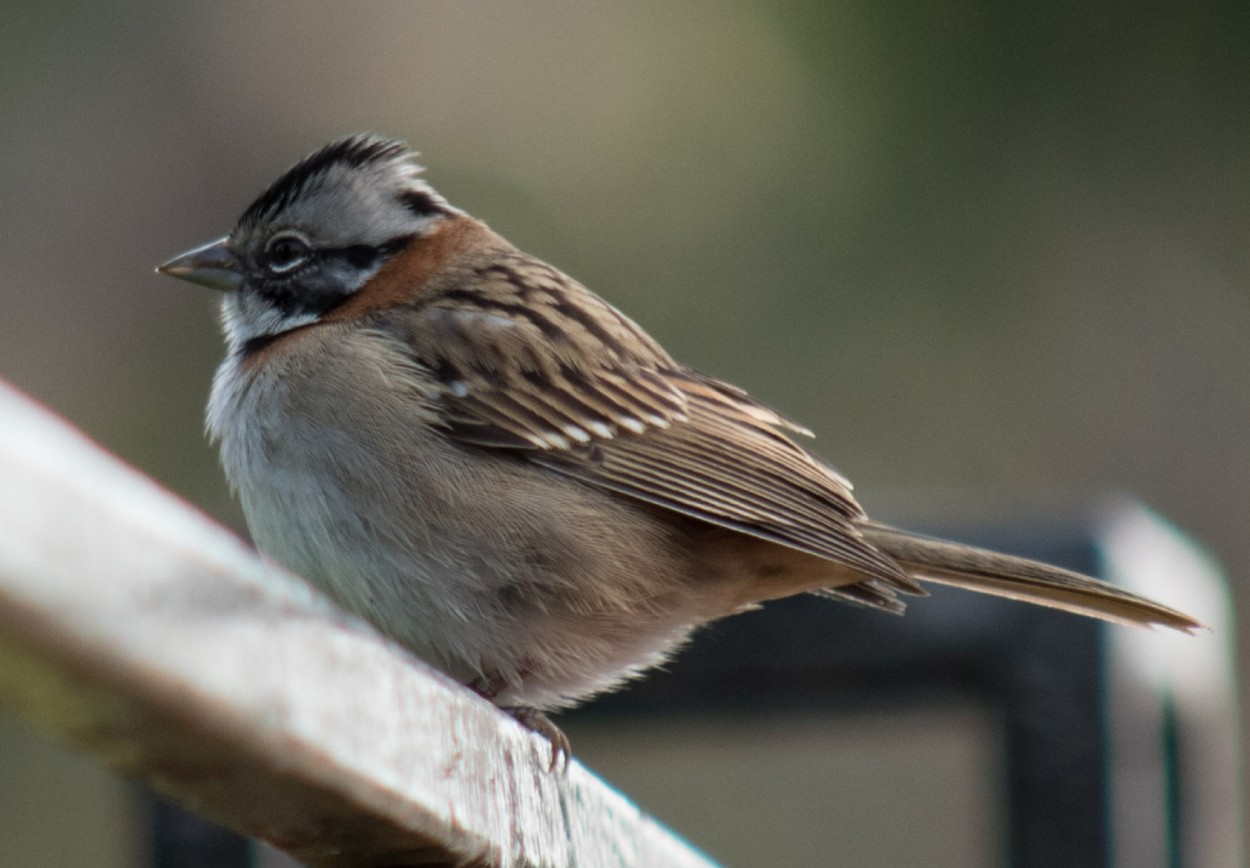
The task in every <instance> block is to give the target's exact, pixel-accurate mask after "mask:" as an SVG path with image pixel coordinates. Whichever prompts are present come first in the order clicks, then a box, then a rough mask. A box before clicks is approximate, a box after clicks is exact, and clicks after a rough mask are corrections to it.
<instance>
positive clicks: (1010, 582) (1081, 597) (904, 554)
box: [860, 522, 1203, 633]
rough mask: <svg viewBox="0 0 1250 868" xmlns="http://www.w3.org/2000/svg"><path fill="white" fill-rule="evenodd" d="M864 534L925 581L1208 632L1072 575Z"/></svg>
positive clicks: (879, 531) (873, 531)
mask: <svg viewBox="0 0 1250 868" xmlns="http://www.w3.org/2000/svg"><path fill="white" fill-rule="evenodd" d="M860 529H861V531H862V532H863V534H864V537H865V539H867V540H868V541H869V542H870V543H872V544H873V545H874V546H875V547H876V548H877V549H879V550H880V551H882V552H884V553H885V554H887V555H889V556H890V557H892V558H894V559H895V560H897V561H898V562H899V563H900V564H901V565H902V567H903V569H904V570H906V571H907V573H908V574H909V575H911V576H913V577H914V578H917V579H920V580H921V581H926V582H935V583H937V584H942V585H953V586H955V587H958V588H966V589H968V590H970V591H979V592H981V593H983V594H993V595H996V596H1000V597H1008V598H1010V599H1013V600H1023V601H1024V602H1027V603H1036V604H1038V605H1042V606H1051V607H1054V608H1056V609H1064V610H1066V611H1068V612H1075V613H1076V614H1078V615H1089V616H1091V617H1094V618H1102V619H1103V620H1106V621H1114V622H1116V623H1120V624H1130V625H1138V626H1145V625H1153V624H1159V625H1162V626H1165V627H1171V628H1173V629H1175V630H1181V631H1184V632H1187V633H1188V632H1192V631H1193V630H1196V629H1198V628H1200V627H1202V626H1203V625H1202V624H1201V623H1200V622H1198V621H1196V620H1194V619H1193V618H1191V617H1189V616H1188V615H1186V614H1185V613H1183V612H1178V611H1176V610H1175V609H1171V608H1168V607H1167V606H1164V605H1162V604H1160V603H1155V602H1153V601H1151V600H1147V599H1146V598H1144V597H1139V596H1137V595H1136V594H1132V593H1129V592H1128V591H1125V590H1122V589H1120V588H1117V587H1116V586H1114V585H1109V584H1107V583H1106V582H1100V581H1098V580H1097V579H1091V578H1089V577H1088V576H1083V575H1081V574H1080V573H1074V572H1071V571H1070V570H1064V569H1060V568H1059V567H1052V566H1048V565H1047V564H1042V563H1038V562H1037V561H1031V560H1028V559H1027V558H1020V557H1014V556H1012V555H1004V554H999V553H997V552H992V551H988V550H986V549H979V548H974V547H972V546H966V545H960V544H958V543H952V542H946V541H944V540H938V539H933V538H931V537H925V536H920V535H918V534H913V533H908V532H907V531H903V530H897V529H895V528H892V527H889V526H887V525H883V524H877V523H875V522H870V523H866V524H864V525H862V526H861V528H860Z"/></svg>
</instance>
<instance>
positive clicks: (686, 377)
mask: <svg viewBox="0 0 1250 868" xmlns="http://www.w3.org/2000/svg"><path fill="white" fill-rule="evenodd" d="M507 271H509V269H503V270H502V271H501V275H500V277H499V280H500V281H501V282H502V283H503V284H507V285H503V286H493V287H486V290H487V291H485V292H484V291H481V290H480V289H476V290H475V291H474V292H473V293H471V294H470V293H467V292H457V291H455V290H451V291H447V292H444V293H443V294H442V295H441V296H439V297H437V298H434V299H429V300H428V301H426V302H425V303H423V304H421V305H419V306H414V307H413V308H412V309H411V310H410V311H409V312H408V313H407V314H406V315H405V316H403V317H401V318H398V319H395V320H392V321H391V325H390V330H391V331H392V333H393V334H394V336H395V337H398V338H399V339H401V340H402V341H403V342H404V343H405V344H406V346H407V347H408V349H409V352H410V353H411V355H412V357H413V359H414V361H415V362H417V363H418V364H420V365H422V366H423V367H424V368H426V369H427V370H428V371H429V372H430V373H431V374H432V375H433V376H434V378H435V379H436V380H437V382H438V383H439V385H440V388H441V397H440V404H441V406H440V408H439V409H440V412H441V414H442V416H443V420H444V423H445V426H446V429H447V432H448V434H449V436H451V437H452V438H453V439H456V440H458V441H460V442H462V443H465V444H472V445H474V446H478V447H483V448H493V449H505V450H511V451H514V452H516V453H517V454H518V455H519V456H522V457H523V458H524V460H528V461H530V462H533V463H535V464H538V465H541V466H543V467H546V468H548V469H549V470H552V471H554V472H556V473H561V474H564V475H566V476H569V477H572V478H574V479H577V480H580V481H582V482H584V483H587V484H590V485H593V486H596V487H599V488H602V489H606V490H609V491H612V492H615V493H618V494H622V495H625V496H628V497H631V498H635V499H637V500H641V501H645V502H647V503H650V504H654V505H656V506H659V507H663V508H665V509H670V510H673V511H674V512H678V513H682V514H684V515H687V516H693V517H695V518H698V519H701V520H703V521H706V522H710V523H712V524H716V525H720V526H723V527H727V528H731V529H733V530H736V531H740V532H742V533H745V534H749V535H752V536H755V537H758V538H761V539H765V540H769V541H772V542H775V543H779V544H781V545H784V546H789V547H791V548H794V549H798V550H800V551H804V552H808V553H811V554H813V555H816V556H818V557H822V558H826V559H829V560H831V561H836V562H838V563H841V564H845V565H848V566H851V567H853V568H856V569H859V570H862V571H863V572H864V573H865V577H866V578H878V579H882V580H885V581H887V582H888V583H889V584H891V585H894V586H896V587H898V588H899V589H902V590H909V591H918V590H919V589H918V587H917V586H916V585H915V583H914V582H913V581H912V580H910V579H909V578H907V576H906V575H905V574H904V573H903V571H902V569H901V568H900V567H899V566H898V565H897V564H896V563H895V562H894V560H893V559H892V558H890V557H888V556H886V555H884V554H882V553H880V552H878V551H877V549H876V548H875V547H874V546H872V545H871V544H870V543H869V542H867V541H866V540H865V539H864V538H863V536H862V535H861V533H860V532H859V530H858V529H857V523H858V522H860V521H861V520H862V519H863V512H862V510H861V509H860V507H859V505H858V504H857V503H856V502H855V500H854V498H853V497H852V495H851V486H850V484H849V483H848V482H847V481H846V480H845V479H843V478H842V477H841V476H840V475H838V474H837V473H836V472H835V471H834V470H832V469H831V468H829V467H828V466H826V465H824V464H822V463H820V462H819V461H817V460H816V459H814V458H813V457H812V456H810V455H809V454H808V453H807V452H806V451H804V450H803V449H802V448H800V447H799V446H798V445H797V444H796V443H794V441H792V440H791V439H790V438H789V437H787V436H786V435H785V434H783V433H781V431H780V430H778V429H790V430H793V431H803V429H802V428H800V427H799V426H797V425H795V424H794V423H792V422H789V421H788V420H786V419H784V418H783V417H781V416H780V415H778V414H777V413H775V412H774V411H772V410H770V409H768V408H767V407H765V406H763V405H762V404H760V403H758V402H757V401H755V400H753V399H752V398H750V397H749V396H748V395H747V394H746V393H745V392H743V391H742V390H740V389H737V388H735V387H733V386H730V385H728V384H725V383H722V382H719V381H717V380H715V379H712V378H710V377H706V376H703V375H701V374H698V373H696V372H694V371H691V370H690V369H688V368H685V367H683V366H681V365H679V364H677V363H676V362H674V361H673V360H672V358H670V357H669V356H668V354H667V353H666V352H664V350H663V349H662V348H661V347H660V346H659V345H658V344H657V343H656V342H655V341H654V340H652V339H651V338H650V337H649V336H648V335H647V334H646V333H645V332H643V331H642V329H640V328H639V327H638V326H637V325H635V324H634V323H633V322H631V321H630V320H629V319H627V318H626V317H625V316H624V315H622V314H620V313H619V312H618V311H616V310H615V309H614V308H612V307H611V306H610V305H608V304H607V303H606V302H604V301H602V300H601V299H599V298H598V297H597V296H595V295H593V294H591V293H589V292H588V291H586V290H584V289H582V288H581V287H580V286H578V285H576V284H573V283H572V281H570V280H569V279H568V278H566V277H564V276H563V275H561V274H559V272H556V271H554V269H552V270H550V271H549V272H548V271H543V272H541V275H545V276H546V277H547V278H549V280H548V281H544V280H539V279H536V277H535V276H534V275H533V274H526V275H524V279H523V280H522V279H518V278H517V276H516V275H515V274H513V275H512V276H511V277H509V276H508V274H507V273H506V272H507ZM541 275H540V276H541ZM509 285H510V286H511V291H509Z"/></svg>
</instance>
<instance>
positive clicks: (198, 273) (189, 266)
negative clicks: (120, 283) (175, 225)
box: [156, 238, 243, 292]
mask: <svg viewBox="0 0 1250 868" xmlns="http://www.w3.org/2000/svg"><path fill="white" fill-rule="evenodd" d="M226 241H227V239H225V238H218V239H217V240H216V241H213V242H211V243H209V244H205V245H203V246H202V247H197V248H195V249H194V250H188V251H187V252H186V253H184V254H182V255H181V256H175V257H174V258H173V259H171V260H169V261H168V262H166V263H165V264H164V265H161V266H158V267H157V269H156V270H157V271H159V272H160V273H161V274H168V275H169V276H170V277H177V278H178V279H180V280H189V281H190V282H191V283H198V284H199V285H200V286H207V287H208V288H209V289H217V290H221V291H222V292H234V291H235V290H236V289H238V288H239V285H240V284H241V283H243V270H242V268H241V267H240V265H239V258H238V257H237V256H235V255H234V252H233V251H231V249H230V248H229V247H228V246H227V245H226Z"/></svg>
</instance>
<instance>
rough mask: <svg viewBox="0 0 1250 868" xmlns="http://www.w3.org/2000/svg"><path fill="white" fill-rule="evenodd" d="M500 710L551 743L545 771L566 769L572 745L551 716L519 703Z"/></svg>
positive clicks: (571, 752) (571, 753)
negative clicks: (549, 763) (552, 720)
mask: <svg viewBox="0 0 1250 868" xmlns="http://www.w3.org/2000/svg"><path fill="white" fill-rule="evenodd" d="M502 710H503V711H506V712H507V713H508V714H510V715H512V718H513V719H514V720H515V721H516V722H517V723H519V724H521V726H523V727H525V728H526V729H528V730H529V731H530V732H533V733H537V734H538V735H541V736H542V737H543V738H545V739H547V741H548V742H550V743H551V765H549V766H548V767H547V771H549V772H554V771H555V770H556V769H557V768H562V770H563V771H565V772H567V771H568V768H569V757H571V756H572V755H573V746H572V745H571V744H569V737H568V736H567V735H565V734H564V730H562V729H560V727H558V726H556V725H555V724H554V723H552V722H551V718H549V717H547V715H545V714H543V713H542V712H541V711H539V710H538V709H537V708H529V707H528V706H523V705H521V706H513V707H511V708H504V709H502Z"/></svg>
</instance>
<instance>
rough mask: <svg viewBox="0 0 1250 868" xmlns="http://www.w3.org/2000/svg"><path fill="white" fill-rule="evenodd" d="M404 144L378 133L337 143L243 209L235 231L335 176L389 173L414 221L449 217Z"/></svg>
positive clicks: (448, 208) (289, 172) (302, 163)
mask: <svg viewBox="0 0 1250 868" xmlns="http://www.w3.org/2000/svg"><path fill="white" fill-rule="evenodd" d="M416 157H417V154H416V152H415V151H413V150H412V149H411V148H409V147H408V145H407V144H406V143H405V142H402V141H400V140H398V139H391V138H387V137H386V136H381V135H378V134H377V133H356V134H354V135H350V136H345V137H343V138H341V139H337V140H335V141H333V142H330V144H328V145H325V146H324V147H321V148H318V149H317V150H315V151H313V152H312V153H311V154H309V155H308V156H306V157H304V158H303V159H302V160H300V161H299V162H298V163H296V164H295V165H294V166H292V167H291V168H290V169H288V170H287V171H286V172H285V173H284V174H283V175H282V176H281V177H280V178H278V180H276V181H274V182H273V183H272V184H270V185H269V188H268V189H267V190H265V192H264V193H261V194H260V196H259V197H257V199H256V201H255V202H253V203H252V204H251V205H249V206H248V208H247V210H246V211H244V212H243V216H242V217H240V218H239V225H240V226H255V225H256V224H258V223H261V222H263V221H265V220H268V219H270V218H272V217H273V216H274V215H275V214H278V213H279V212H280V211H282V209H284V208H286V207H287V206H288V205H290V204H291V203H292V202H294V201H295V200H296V199H298V198H299V197H300V196H302V195H304V194H305V193H306V192H307V191H309V190H312V189H315V188H316V187H317V186H319V185H320V184H322V183H323V182H324V181H325V180H326V179H327V178H329V177H331V176H332V175H333V174H334V173H335V172H336V171H337V170H341V169H368V168H371V167H377V168H384V167H388V166H389V167H391V168H392V169H393V170H394V171H395V172H396V173H397V174H398V175H399V176H400V177H401V178H402V179H403V180H404V181H406V182H407V183H404V184H403V185H402V186H403V189H402V191H401V192H400V194H399V196H400V199H401V201H402V202H403V204H404V206H405V207H407V208H408V210H410V211H412V213H413V214H414V215H415V216H419V217H420V216H429V215H433V214H438V213H451V212H452V211H453V210H454V209H453V208H451V206H450V205H448V204H447V202H446V200H444V199H443V197H441V196H439V195H438V194H437V193H435V192H434V190H433V189H432V188H431V187H430V186H429V185H428V184H427V183H425V181H423V180H420V179H419V178H418V176H419V175H420V174H421V172H422V171H423V167H422V166H421V165H419V164H418V163H417V161H416Z"/></svg>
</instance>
